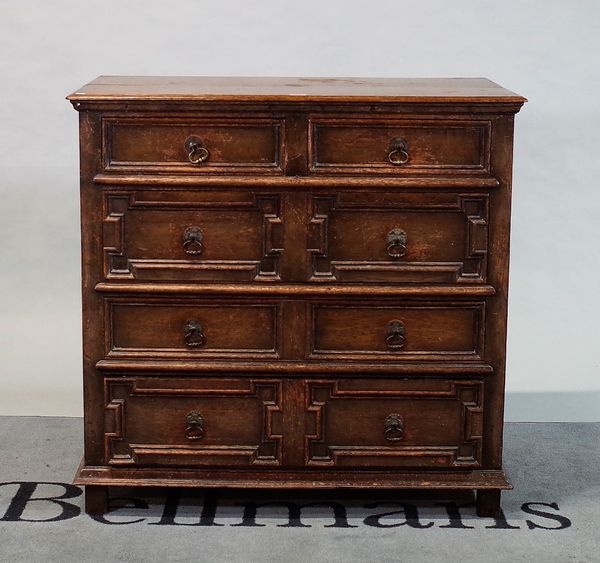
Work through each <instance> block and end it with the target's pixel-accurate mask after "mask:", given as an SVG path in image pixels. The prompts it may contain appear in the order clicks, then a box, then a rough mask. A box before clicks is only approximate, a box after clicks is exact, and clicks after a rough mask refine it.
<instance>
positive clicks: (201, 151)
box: [183, 137, 210, 164]
mask: <svg viewBox="0 0 600 563" xmlns="http://www.w3.org/2000/svg"><path fill="white" fill-rule="evenodd" d="M183 146H184V147H185V150H186V152H187V155H188V159H189V161H190V162H191V163H192V164H201V163H203V162H205V161H207V160H208V157H209V156H210V153H209V152H208V149H207V148H206V147H205V146H204V143H203V142H202V139H201V138H200V137H188V138H187V139H186V140H185V143H184V144H183Z"/></svg>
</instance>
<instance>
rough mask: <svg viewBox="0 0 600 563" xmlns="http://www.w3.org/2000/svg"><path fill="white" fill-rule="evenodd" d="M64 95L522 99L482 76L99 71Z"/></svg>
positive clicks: (411, 100) (120, 98)
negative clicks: (101, 73) (122, 73)
mask: <svg viewBox="0 0 600 563" xmlns="http://www.w3.org/2000/svg"><path fill="white" fill-rule="evenodd" d="M67 99H69V100H71V101H72V102H78V101H128V100H131V101H133V100H136V101H137V100H166V101H168V100H173V101H194V100H197V101H224V102H226V101H231V100H239V101H248V102H252V101H271V102H278V101H279V102H336V103H340V102H364V103H369V102H394V103H404V102H406V103H465V102H467V103H477V104H481V103H494V104H498V103H510V104H515V103H516V104H522V103H524V102H525V101H526V99H525V98H524V97H522V96H520V95H518V94H515V93H514V92H511V91H510V90H506V89H505V88H502V87H501V86H499V85H498V84H496V83H494V82H492V81H491V80H488V79H487V78H286V77H271V78H268V77H252V78H250V77H210V76H99V77H98V78H96V79H94V80H92V81H91V82H89V83H88V84H86V85H85V86H83V87H82V88H80V89H79V90H76V91H75V92H73V93H72V94H71V95H69V96H68V97H67Z"/></svg>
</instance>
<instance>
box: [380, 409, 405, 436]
mask: <svg viewBox="0 0 600 563" xmlns="http://www.w3.org/2000/svg"><path fill="white" fill-rule="evenodd" d="M384 435H385V439H386V440H387V441H388V442H399V441H400V440H402V438H404V419H403V418H402V417H401V416H400V415H399V414H397V413H391V414H388V415H387V416H386V417H385V431H384Z"/></svg>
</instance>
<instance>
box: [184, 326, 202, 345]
mask: <svg viewBox="0 0 600 563" xmlns="http://www.w3.org/2000/svg"><path fill="white" fill-rule="evenodd" d="M183 339H184V341H185V343H186V345H187V346H189V347H190V348H198V347H199V346H203V345H204V344H206V336H204V331H203V330H202V325H201V324H200V321H197V320H195V319H192V320H189V321H185V325H183Z"/></svg>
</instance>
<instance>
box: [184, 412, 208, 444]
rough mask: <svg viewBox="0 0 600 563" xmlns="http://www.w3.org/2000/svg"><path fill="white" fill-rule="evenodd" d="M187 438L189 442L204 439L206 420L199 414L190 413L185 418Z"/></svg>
mask: <svg viewBox="0 0 600 563" xmlns="http://www.w3.org/2000/svg"><path fill="white" fill-rule="evenodd" d="M185 437H186V438H187V439H188V440H201V439H202V438H203V437H204V418H203V417H202V415H201V414H200V413H199V412H196V411H192V412H189V413H188V414H187V415H186V417H185Z"/></svg>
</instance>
